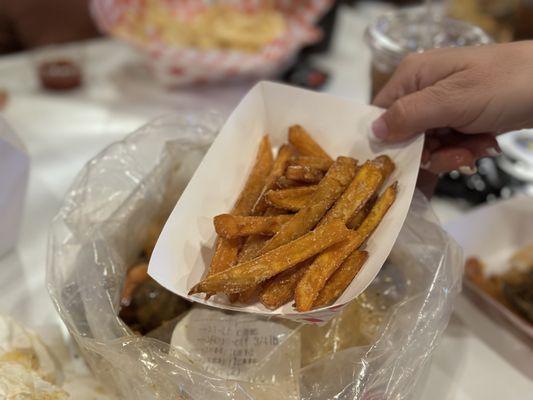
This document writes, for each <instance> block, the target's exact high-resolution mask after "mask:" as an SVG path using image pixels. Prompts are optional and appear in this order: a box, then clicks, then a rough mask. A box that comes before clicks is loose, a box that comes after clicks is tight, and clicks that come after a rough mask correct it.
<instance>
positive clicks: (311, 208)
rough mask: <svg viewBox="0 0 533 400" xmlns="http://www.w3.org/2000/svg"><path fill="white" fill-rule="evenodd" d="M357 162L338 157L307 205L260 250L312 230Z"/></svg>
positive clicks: (346, 181) (351, 177)
mask: <svg viewBox="0 0 533 400" xmlns="http://www.w3.org/2000/svg"><path fill="white" fill-rule="evenodd" d="M356 165H357V162H356V161H355V160H354V159H352V158H349V157H339V158H337V160H336V161H335V162H334V163H333V165H332V166H331V168H330V169H329V171H328V173H327V174H326V176H325V177H324V179H322V180H321V181H320V183H319V184H318V187H317V189H316V192H315V193H313V194H312V195H311V198H310V200H309V203H308V204H307V205H306V206H305V207H304V208H302V209H301V210H300V211H298V212H297V213H296V214H294V216H293V217H292V218H291V219H290V220H289V221H288V222H287V223H286V224H284V225H283V226H282V227H281V229H280V231H279V232H278V233H276V234H275V235H274V237H273V238H272V239H270V240H269V241H268V242H267V243H266V244H265V247H264V248H263V249H262V250H261V252H262V253H266V252H268V251H270V250H273V249H275V248H276V247H279V246H282V245H284V244H285V243H288V242H290V241H291V240H294V239H296V238H298V237H300V236H302V235H304V234H305V233H307V232H309V231H310V230H311V229H313V228H314V227H315V226H316V224H317V223H318V221H320V219H321V218H322V217H323V216H324V214H325V213H326V211H327V210H328V209H329V208H330V207H331V205H332V204H333V203H334V202H335V201H336V200H337V198H338V197H339V196H340V195H341V194H342V192H343V191H344V189H346V186H348V184H349V183H350V182H351V180H352V179H353V177H354V175H355V168H356Z"/></svg>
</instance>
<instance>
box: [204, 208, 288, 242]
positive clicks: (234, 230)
mask: <svg viewBox="0 0 533 400" xmlns="http://www.w3.org/2000/svg"><path fill="white" fill-rule="evenodd" d="M291 217H292V215H276V216H271V217H263V216H240V215H231V214H221V215H217V216H216V217H215V218H214V220H213V222H214V225H215V231H216V232H217V233H218V235H219V236H221V237H223V238H226V239H234V238H236V237H240V236H250V235H267V236H272V235H274V234H275V233H277V232H278V231H279V230H280V228H281V226H282V225H283V224H284V223H285V222H287V221H288V220H289V219H290V218H291Z"/></svg>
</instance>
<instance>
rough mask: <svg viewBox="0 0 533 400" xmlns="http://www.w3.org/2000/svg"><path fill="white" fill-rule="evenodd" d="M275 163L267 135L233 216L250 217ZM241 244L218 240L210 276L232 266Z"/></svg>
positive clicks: (210, 267) (234, 241) (260, 145)
mask: <svg viewBox="0 0 533 400" xmlns="http://www.w3.org/2000/svg"><path fill="white" fill-rule="evenodd" d="M273 162H274V160H273V157H272V149H271V146H270V139H269V138H268V135H265V136H263V139H262V140H261V143H260V144H259V150H258V152H257V156H256V158H255V163H254V166H253V167H252V171H251V173H250V176H248V180H247V181H246V184H245V185H244V189H243V190H242V192H241V194H240V196H239V198H238V199H237V202H236V203H235V206H234V207H233V210H232V214H234V215H248V214H250V213H251V211H252V209H253V207H254V205H255V203H256V202H257V199H258V198H259V196H260V195H261V192H262V191H263V187H264V186H265V182H266V179H267V176H268V174H269V173H270V170H271V169H272V164H273ZM241 244H242V240H241V239H232V240H227V239H224V238H217V241H216V244H215V254H214V255H213V258H212V259H211V265H210V266H209V272H208V275H210V274H215V273H217V272H220V271H223V270H225V269H226V268H229V267H230V266H232V265H233V264H234V263H235V260H236V259H237V255H238V253H239V247H240V246H241Z"/></svg>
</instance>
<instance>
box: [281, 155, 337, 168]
mask: <svg viewBox="0 0 533 400" xmlns="http://www.w3.org/2000/svg"><path fill="white" fill-rule="evenodd" d="M331 164H333V160H331V159H327V158H324V157H313V156H298V157H295V158H293V159H292V160H290V161H289V165H298V166H301V167H309V168H314V169H318V170H320V171H322V172H327V171H328V169H329V167H331Z"/></svg>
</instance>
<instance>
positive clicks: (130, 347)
mask: <svg viewBox="0 0 533 400" xmlns="http://www.w3.org/2000/svg"><path fill="white" fill-rule="evenodd" d="M220 122H221V121H220V118H218V117H216V116H215V115H213V114H211V113H201V112H184V113H182V114H181V115H177V116H168V117H163V118H159V119H156V120H155V121H153V122H152V123H150V124H148V125H146V126H144V127H142V128H141V129H139V130H138V131H137V132H135V133H133V134H132V135H130V136H129V137H127V138H126V139H125V140H124V141H122V142H119V143H115V144H113V145H111V146H110V147H109V148H108V149H106V150H105V151H104V152H102V153H100V154H99V155H98V156H96V157H95V158H94V159H93V160H91V161H90V162H89V163H88V164H87V165H86V167H85V168H84V169H83V170H82V171H81V173H80V174H79V175H78V177H77V179H76V181H75V182H74V184H73V185H72V187H71V190H70V191H69V193H68V194H67V197H66V199H65V202H64V205H63V207H62V208H61V211H60V213H59V214H58V216H57V217H56V219H55V220H54V223H53V227H52V237H51V240H50V247H49V263H48V275H47V279H48V287H49V289H50V295H51V297H52V299H53V301H54V303H55V305H56V307H57V310H58V312H59V314H60V315H61V318H62V319H63V321H64V323H65V324H66V326H67V328H68V329H69V331H70V333H71V335H72V337H73V339H74V340H75V341H76V343H77V344H78V346H79V348H80V350H81V352H82V354H83V356H84V358H85V360H86V361H87V363H88V364H89V366H90V367H91V369H92V371H93V372H94V374H95V376H96V377H97V378H98V379H99V380H100V381H101V383H102V384H103V385H104V386H106V387H108V388H110V389H113V390H114V391H115V392H116V393H117V394H119V395H120V396H121V397H122V398H127V399H132V400H136V399H138V400H141V399H142V400H145V399H168V398H180V399H187V400H189V399H198V400H201V399H207V398H208V399H225V400H227V399H230V398H231V399H243V400H244V399H246V400H249V399H266V398H279V399H285V398H288V399H303V400H311V399H312V400H315V399H316V400H322V399H330V398H339V399H341V398H342V399H363V398H383V399H385V398H386V399H391V398H394V399H406V398H409V396H410V394H411V393H412V392H413V390H414V389H415V387H416V383H417V382H418V380H419V378H420V375H421V371H422V370H423V367H424V366H425V365H427V362H428V361H429V359H430V357H431V353H432V351H433V350H434V348H435V346H436V344H437V342H438V338H439V336H440V335H441V333H442V332H443V330H444V329H445V327H446V325H447V323H448V319H449V316H450V314H451V311H452V304H453V301H454V299H455V297H456V296H457V294H458V292H459V290H460V285H461V276H462V265H461V263H462V256H461V252H460V249H459V247H458V246H457V245H456V244H455V242H454V241H453V240H451V239H450V238H449V237H448V236H447V234H446V233H445V232H444V231H443V230H442V228H441V227H440V225H439V224H438V222H437V220H436V219H435V217H434V216H433V215H432V213H431V211H430V209H429V207H428V203H427V201H426V200H425V199H424V198H423V197H422V196H421V195H420V194H417V195H415V198H414V199H413V203H412V205H411V209H410V212H409V214H408V217H407V219H406V221H405V224H404V226H403V228H402V231H401V233H400V235H399V237H398V240H397V242H396V244H395V247H394V249H393V251H392V253H391V255H390V257H389V261H388V263H387V264H386V265H385V267H384V268H383V269H382V271H381V272H380V274H379V275H378V278H376V280H375V281H374V282H372V284H371V285H370V286H369V288H368V289H367V290H366V291H365V292H364V294H363V295H362V296H360V297H358V298H357V299H356V301H354V302H353V303H351V304H350V305H348V306H347V307H345V308H344V309H343V310H342V311H341V312H340V313H339V315H338V316H336V317H335V318H334V319H332V320H331V321H330V322H329V323H328V324H326V325H325V326H322V327H316V326H302V325H299V324H297V323H288V322H286V321H279V320H276V319H272V320H269V319H265V318H264V317H257V316H253V315H242V314H240V313H224V312H221V311H218V310H212V309H205V308H200V307H197V306H195V307H193V308H191V309H190V310H189V311H185V312H184V313H182V314H180V315H179V316H178V317H177V318H174V319H173V320H171V321H166V322H165V323H163V324H162V325H161V326H159V327H158V328H156V329H155V330H153V331H151V332H148V333H147V334H146V335H145V336H139V335H136V334H134V333H133V332H132V330H131V329H130V328H128V326H127V325H126V324H125V323H124V322H123V321H122V320H121V319H120V318H119V317H118V314H119V310H120V302H121V297H122V293H123V287H124V282H125V279H126V276H127V273H128V270H129V268H130V267H131V266H133V265H135V264H136V263H137V262H138V260H139V254H140V253H141V252H142V249H143V248H144V246H145V243H146V238H147V236H148V233H147V232H148V230H149V226H150V224H152V223H153V222H154V221H157V219H158V218H162V216H163V218H164V216H165V215H168V213H169V212H170V210H171V209H172V206H173V205H174V204H175V202H176V200H177V198H178V197H179V195H180V193H181V192H182V190H183V189H184V187H185V185H186V183H187V181H188V179H189V178H190V176H191V175H192V173H193V171H194V169H195V168H196V166H197V165H198V163H199V162H200V160H201V158H202V156H203V154H204V153H205V151H206V150H207V148H208V146H209V143H210V142H211V141H212V139H213V137H214V135H215V133H216V132H217V130H218V128H219V127H220ZM206 218H208V217H207V216H206ZM187 229H188V227H186V226H184V227H183V234H184V235H186V234H187ZM148 297H150V296H148ZM154 304H155V303H154ZM154 304H152V305H150V304H149V303H148V304H147V306H148V308H147V309H150V308H151V309H154V307H153V306H154ZM155 308H157V309H158V308H159V306H157V307H155ZM245 329H246V330H245ZM172 333H173V334H174V336H173V338H172ZM265 333H266V334H265ZM171 338H172V339H171ZM244 338H247V339H244ZM240 339H242V340H241V341H239V340H240ZM222 341H224V342H222ZM250 341H251V342H252V344H254V346H250ZM171 342H172V344H174V345H175V346H174V347H172V346H171V345H170V343H171ZM211 342H212V343H213V345H212V346H211V345H210V343H211ZM220 343H224V346H223V347H220V346H219V344H220ZM215 353H216V354H215ZM245 354H252V355H250V357H249V358H250V364H249V365H250V368H248V367H246V368H244V366H243V362H242V359H243V358H246V356H245ZM231 357H234V359H231ZM237 358H238V359H237Z"/></svg>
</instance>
